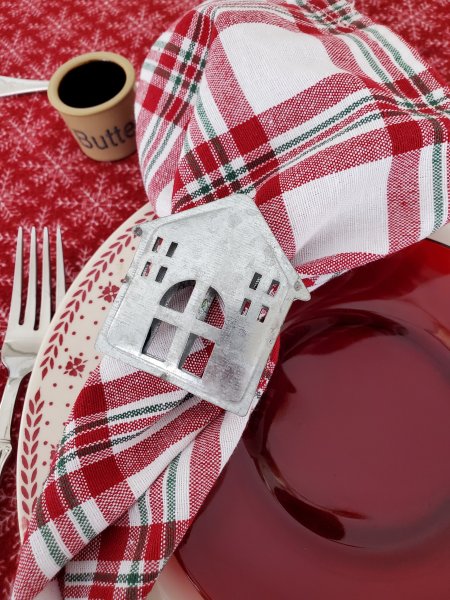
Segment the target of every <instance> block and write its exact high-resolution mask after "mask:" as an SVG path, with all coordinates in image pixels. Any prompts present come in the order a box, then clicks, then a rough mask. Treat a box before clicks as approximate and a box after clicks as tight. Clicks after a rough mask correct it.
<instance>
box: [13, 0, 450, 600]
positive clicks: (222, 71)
mask: <svg viewBox="0 0 450 600" xmlns="http://www.w3.org/2000/svg"><path fill="white" fill-rule="evenodd" d="M449 109H450V100H449V90H448V89H447V88H445V86H444V84H443V83H442V82H441V81H439V77H438V76H437V75H436V74H435V73H433V72H432V70H431V69H430V68H429V67H427V65H425V64H424V63H423V61H422V60H421V58H420V57H419V56H418V55H417V53H415V51H414V50H412V49H411V48H410V47H408V46H407V45H406V44H405V43H404V42H403V41H402V40H401V39H399V38H398V37H397V36H395V35H394V34H393V33H392V32H391V31H390V30H388V29H386V28H385V27H382V26H377V25H374V24H373V23H372V22H371V21H369V20H368V19H366V18H364V17H363V16H361V15H360V14H359V13H358V12H356V11H355V9H354V7H353V5H352V4H351V3H348V2H346V1H345V0H339V1H338V2H334V3H331V2H327V1H326V0H311V1H304V0H297V1H296V2H295V1H293V0H292V1H290V2H281V1H276V0H258V1H255V2H245V1H243V0H232V1H229V2H226V1H210V2H206V3H204V4H202V5H201V6H200V7H198V8H197V9H195V10H192V11H190V12H189V13H188V14H186V15H185V16H183V17H182V18H181V19H180V20H179V21H178V22H177V23H176V24H175V25H174V27H173V28H172V29H171V30H170V31H168V32H167V33H165V34H164V35H163V36H161V37H160V38H159V40H158V41H157V42H156V43H155V44H154V46H153V48H152V49H151V52H150V54H149V56H148V58H147V59H146V61H145V63H144V65H143V68H142V73H141V81H140V86H139V90H138V97H137V105H136V113H137V132H138V147H139V156H140V162H141V168H142V174H143V179H144V184H145V188H146V191H147V194H148V197H149V199H150V202H151V203H152V204H153V205H154V206H155V210H156V212H157V214H158V215H159V216H163V215H167V214H170V213H172V212H178V211H181V210H185V209H188V208H191V207H193V206H196V205H198V204H202V203H205V202H210V201H213V200H215V199H217V198H222V197H225V196H228V195H229V194H231V193H235V192H238V193H245V194H247V195H249V196H251V197H252V198H253V199H254V201H255V203H256V204H257V206H258V207H259V209H260V210H261V212H262V214H263V215H264V217H265V219H266V220H267V222H268V224H269V226H270V227H271V229H272V231H273V232H274V234H275V236H276V237H277V239H278V241H279V243H280V245H281V247H282V248H283V250H284V252H285V254H286V256H287V257H288V258H289V260H290V261H291V262H292V264H293V265H294V266H295V268H296V269H297V271H298V272H299V274H300V275H302V277H303V278H304V280H305V282H306V283H307V285H308V286H309V288H310V289H314V288H316V287H317V286H319V285H321V284H323V283H325V282H326V281H328V280H329V279H330V278H332V277H334V276H336V275H338V274H340V273H342V272H344V271H346V270H348V269H351V268H354V267H357V266H359V265H362V264H363V263H366V262H368V261H371V260H375V259H377V258H380V257H383V256H385V255H387V254H389V253H391V252H394V251H397V250H400V249H401V248H403V247H405V246H406V245H408V244H411V243H414V242H416V241H418V240H420V239H422V238H423V237H426V236H427V235H429V234H430V233H431V232H432V231H433V230H435V229H437V228H438V227H440V226H441V225H443V224H444V223H445V222H446V221H447V220H448V208H449V192H448V189H449V187H448V177H449V168H448V167H449V153H448V145H447V144H448V138H449V132H450V120H449V114H450V111H449ZM199 352H200V353H201V352H202V350H201V349H200V350H199ZM276 356H277V346H275V349H274V351H273V353H272V357H271V360H270V361H269V363H268V368H267V369H266V371H265V373H264V377H263V379H262V380H261V382H260V390H263V389H264V388H265V386H266V384H267V382H268V379H269V378H270V374H271V371H272V369H273V366H274V362H275V361H276ZM247 419H248V417H238V416H236V415H233V414H230V413H225V412H224V411H223V410H221V409H219V408H217V407H215V406H212V405H210V404H208V403H207V402H205V401H203V400H201V399H200V398H196V397H193V396H192V395H190V394H186V393H185V392H183V390H180V389H178V388H176V387H174V386H173V385H170V384H168V383H166V382H164V381H161V380H159V379H157V378H155V377H153V376H151V375H149V374H146V373H143V372H140V371H136V370H135V369H133V368H131V367H129V366H126V365H123V364H122V363H120V362H118V361H116V360H113V359H111V358H108V357H105V358H104V359H103V361H102V363H101V365H100V367H99V368H98V369H97V370H96V371H95V372H94V373H92V375H91V376H90V378H89V380H88V381H87V383H86V385H85V387H84V389H83V391H82V392H81V394H80V396H79V398H78V399H77V401H76V404H75V406H74V409H73V411H72V414H71V416H70V419H69V421H68V423H67V425H66V428H65V433H64V437H63V439H62V441H61V446H60V448H59V452H58V456H57V459H56V462H55V464H54V466H53V470H52V473H51V475H50V477H49V479H48V481H47V483H46V486H45V489H44V491H43V493H42V495H41V497H40V500H39V502H38V504H37V508H36V514H35V516H34V519H33V521H32V522H31V524H30V527H29V531H28V533H27V536H26V540H25V543H24V546H23V549H22V553H21V559H20V564H19V570H18V574H17V579H16V585H15V589H14V597H15V599H16V600H29V599H32V598H34V597H35V596H36V594H37V593H38V592H40V591H41V590H42V589H43V588H44V587H45V586H46V584H47V583H48V581H49V580H51V579H52V578H54V577H56V576H57V575H58V574H59V577H58V579H59V587H60V589H61V593H62V595H63V596H64V598H66V599H73V600H75V599H81V598H83V599H86V598H89V599H114V600H119V599H127V600H132V599H141V598H143V597H145V595H146V594H147V593H148V592H149V591H150V590H151V588H152V586H153V584H154V581H155V579H156V578H157V576H158V574H159V572H160V571H161V569H162V568H163V567H164V565H165V564H166V562H167V560H168V558H169V557H170V556H171V554H172V553H173V552H174V550H175V548H176V547H177V545H178V544H179V542H180V540H181V539H182V537H183V536H184V534H185V533H186V531H187V529H188V528H189V526H190V524H191V523H192V521H193V519H194V518H195V515H196V514H197V511H198V510H199V508H200V506H201V505H202V503H203V501H204V499H205V498H206V496H207V494H208V493H209V491H210V489H211V487H212V486H213V485H214V482H215V481H216V480H217V477H218V476H219V474H220V472H221V470H222V468H223V467H224V465H225V464H226V462H227V460H228V458H229V457H230V455H231V453H232V452H233V450H234V448H235V446H236V444H237V442H238V440H239V438H240V436H241V434H242V431H243V429H244V427H245V425H246V423H247Z"/></svg>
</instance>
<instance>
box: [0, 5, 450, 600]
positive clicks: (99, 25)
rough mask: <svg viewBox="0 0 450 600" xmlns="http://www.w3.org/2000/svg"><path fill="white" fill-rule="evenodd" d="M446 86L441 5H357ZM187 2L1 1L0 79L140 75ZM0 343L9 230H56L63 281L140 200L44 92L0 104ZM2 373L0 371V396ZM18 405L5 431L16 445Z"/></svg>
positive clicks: (12, 525) (4, 526)
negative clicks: (68, 66) (77, 65)
mask: <svg viewBox="0 0 450 600" xmlns="http://www.w3.org/2000/svg"><path fill="white" fill-rule="evenodd" d="M356 3H357V7H358V8H359V9H360V10H361V11H363V12H365V13H366V14H368V15H369V16H371V17H372V18H373V19H374V20H377V21H379V22H381V23H384V24H386V25H388V26H390V27H391V28H392V29H394V30H395V31H396V32H397V33H399V34H400V35H402V36H403V37H404V38H405V39H406V40H407V41H408V42H410V43H411V44H413V45H415V46H416V47H417V48H418V49H419V50H420V51H421V53H422V55H423V56H424V57H425V58H426V59H428V61H429V62H430V63H431V64H433V65H434V66H435V67H436V68H437V69H438V70H440V72H441V74H442V75H443V76H444V77H445V78H446V79H447V80H449V79H450V37H449V35H448V31H449V25H450V15H449V6H448V0H422V1H421V2H418V1H417V0H397V1H396V2H395V1H393V0H356ZM193 4H195V2H194V1H193V0H178V1H177V2H171V1H170V0H149V1H148V2H142V0H126V1H125V0H122V1H120V0H91V1H89V2H88V1H86V0H74V2H71V3H66V2H64V1H63V0H36V1H35V2H31V1H30V0H3V1H2V3H1V10H0V65H1V66H0V74H1V75H8V76H14V77H26V78H31V79H40V78H43V79H48V78H49V77H50V76H51V74H52V73H53V71H54V70H55V69H56V68H57V67H58V66H59V65H60V64H61V63H62V62H64V61H66V60H67V59H68V58H70V57H72V56H75V55H77V54H81V53H84V52H91V51H95V50H110V51H113V52H118V53H121V54H123V55H125V56H127V57H128V58H129V59H130V60H131V62H132V63H133V64H134V66H135V68H136V69H137V70H139V67H140V64H141V63H142V61H143V58H144V56H145V54H146V52H147V50H148V48H149V46H150V44H151V43H152V41H153V40H154V39H155V38H156V37H157V36H158V35H159V34H160V33H161V32H162V31H163V30H164V29H165V28H166V27H167V25H168V24H169V23H170V22H171V21H173V20H174V19H175V18H177V16H179V15H181V14H182V13H183V12H184V11H185V10H187V9H188V8H189V7H190V6H191V5H193ZM0 119H1V120H0V122H1V126H0V158H1V163H0V164H1V167H2V168H1V171H0V190H1V191H0V219H1V225H0V242H1V253H0V266H1V270H2V277H1V278H0V342H1V341H2V340H3V332H4V329H5V327H6V322H7V317H8V311H9V299H10V291H11V282H12V272H13V262H14V248H15V238H16V232H17V227H18V226H19V225H22V226H25V227H27V228H29V227H31V226H33V225H35V226H36V227H37V228H38V229H41V228H42V227H43V226H44V225H48V226H50V228H51V229H52V230H54V227H55V226H56V224H60V225H61V227H62V229H63V233H64V247H65V258H66V267H67V278H68V281H69V282H70V281H71V280H72V279H73V278H74V276H75V275H76V274H77V273H78V272H79V270H80V269H81V268H82V266H83V264H84V263H85V262H86V261H87V260H88V258H89V257H90V256H91V255H92V253H93V252H94V251H95V250H96V249H97V248H98V246H99V245H100V244H101V243H102V242H103V241H104V240H105V239H106V238H107V237H108V236H109V234H110V233H111V232H112V231H114V229H115V228H116V227H117V226H118V225H119V224H120V223H121V222H122V221H124V220H125V219H126V218H127V217H128V216H129V215H130V214H132V212H134V210H136V209H137V208H138V207H139V206H140V205H142V203H144V202H145V194H144V191H143V187H142V184H141V179H140V174H139V168H138V163H137V157H136V155H134V156H132V157H130V158H128V159H126V160H124V161H121V162H117V163H95V162H93V161H91V160H89V159H88V158H86V157H84V155H83V154H82V153H81V152H80V151H79V150H78V148H77V146H76V143H75V141H74V140H73V139H72V138H71V137H70V135H69V134H68V132H67V130H66V129H65V126H64V125H63V123H62V121H61V119H60V118H59V117H58V116H57V114H56V113H55V112H54V111H53V109H52V108H50V106H49V105H48V103H47V99H46V95H45V94H42V93H40V94H32V95H26V96H17V97H13V98H4V99H0ZM5 378H6V372H5V371H4V370H3V369H2V370H1V372H0V388H1V389H3V385H4V380H5ZM21 403H22V402H21V401H20V402H18V404H17V411H16V415H15V420H14V425H13V439H14V440H16V439H17V433H18V429H19V420H20V412H21ZM15 459H16V455H15V452H14V453H13V455H12V457H11V458H10V460H9V463H8V465H7V467H6V469H5V471H4V473H3V475H2V477H1V481H0V600H6V599H7V598H9V597H10V589H11V582H12V579H13V575H14V570H15V564H16V557H17V552H18V549H19V537H18V532H17V524H16V498H15Z"/></svg>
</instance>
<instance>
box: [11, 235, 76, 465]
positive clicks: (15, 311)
mask: <svg viewBox="0 0 450 600" xmlns="http://www.w3.org/2000/svg"><path fill="white" fill-rule="evenodd" d="M22 245H23V231H22V228H21V227H20V228H19V231H18V234H17V246H16V261H15V266H14V281H13V289H12V295H11V306H10V313H9V318H8V325H7V329H6V333H5V339H4V342H3V346H2V351H1V359H2V362H3V364H4V365H5V367H6V368H7V369H8V380H7V382H6V386H5V389H4V391H3V396H2V400H1V403H0V474H1V472H2V470H3V467H4V465H5V462H6V461H7V459H8V456H9V455H10V453H11V450H12V446H11V422H12V417H13V414H14V405H15V401H16V397H17V393H18V391H19V387H20V383H21V381H22V379H23V378H24V377H25V376H26V375H28V373H31V371H32V369H33V366H34V363H35V361H36V356H37V353H38V351H39V347H40V345H41V343H42V340H43V338H44V334H45V332H46V330H47V328H48V326H49V325H50V321H51V318H52V313H53V311H52V302H51V276H50V249H49V239H48V229H47V228H44V231H43V237H42V275H41V277H42V280H41V302H40V310H39V315H38V314H37V310H36V307H37V259H36V230H35V229H34V228H33V229H32V230H31V235H30V261H29V271H28V288H27V300H26V305H25V313H24V317H23V321H22V322H21V320H20V314H21V305H22V271H23V249H22ZM64 294H65V278H64V258H63V250H62V240H61V231H60V229H59V228H58V230H57V234H56V294H55V296H56V297H55V307H56V306H58V304H59V303H60V301H61V300H62V298H63V296H64ZM38 319H39V321H38ZM37 322H38V325H37V326H36V324H37Z"/></svg>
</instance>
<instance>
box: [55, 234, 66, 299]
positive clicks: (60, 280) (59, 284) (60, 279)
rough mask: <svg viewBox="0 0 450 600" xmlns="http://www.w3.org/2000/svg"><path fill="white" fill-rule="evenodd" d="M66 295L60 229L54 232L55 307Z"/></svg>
mask: <svg viewBox="0 0 450 600" xmlns="http://www.w3.org/2000/svg"><path fill="white" fill-rule="evenodd" d="M65 293H66V278H65V272H64V254H63V246H62V236H61V227H59V226H58V229H57V230H56V307H58V306H59V304H60V303H61V300H62V299H63V298H64V294H65Z"/></svg>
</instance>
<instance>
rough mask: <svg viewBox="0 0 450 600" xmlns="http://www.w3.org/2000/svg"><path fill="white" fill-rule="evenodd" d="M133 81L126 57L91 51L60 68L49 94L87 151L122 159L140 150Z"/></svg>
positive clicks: (100, 157) (106, 158) (102, 158)
mask: <svg viewBox="0 0 450 600" xmlns="http://www.w3.org/2000/svg"><path fill="white" fill-rule="evenodd" d="M134 83H135V72H134V68H133V65H132V64H131V63H130V62H129V61H128V60H127V59H126V58H124V57H123V56H120V55H118V54H114V53H113V52H90V53H89V54H83V55H81V56H77V57H75V58H72V59H71V60H69V61H68V62H66V63H64V64H63V65H62V66H61V67H59V69H58V70H57V71H56V72H55V74H54V75H53V77H52V78H51V80H50V84H49V88H48V97H49V100H50V103H51V104H52V106H54V107H55V108H56V110H57V111H58V112H59V113H60V115H61V116H62V118H63V119H64V121H65V123H66V125H67V126H68V127H69V129H70V130H71V132H72V135H73V136H74V137H75V139H76V140H77V142H78V144H79V146H80V148H81V150H82V151H83V152H84V153H85V154H86V155H87V156H89V157H90V158H93V159H94V160H100V161H110V160H119V159H121V158H125V157H126V156H128V155H130V154H131V153H133V152H134V151H135V150H136V138H135V123H134V114H133V113H134Z"/></svg>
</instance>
